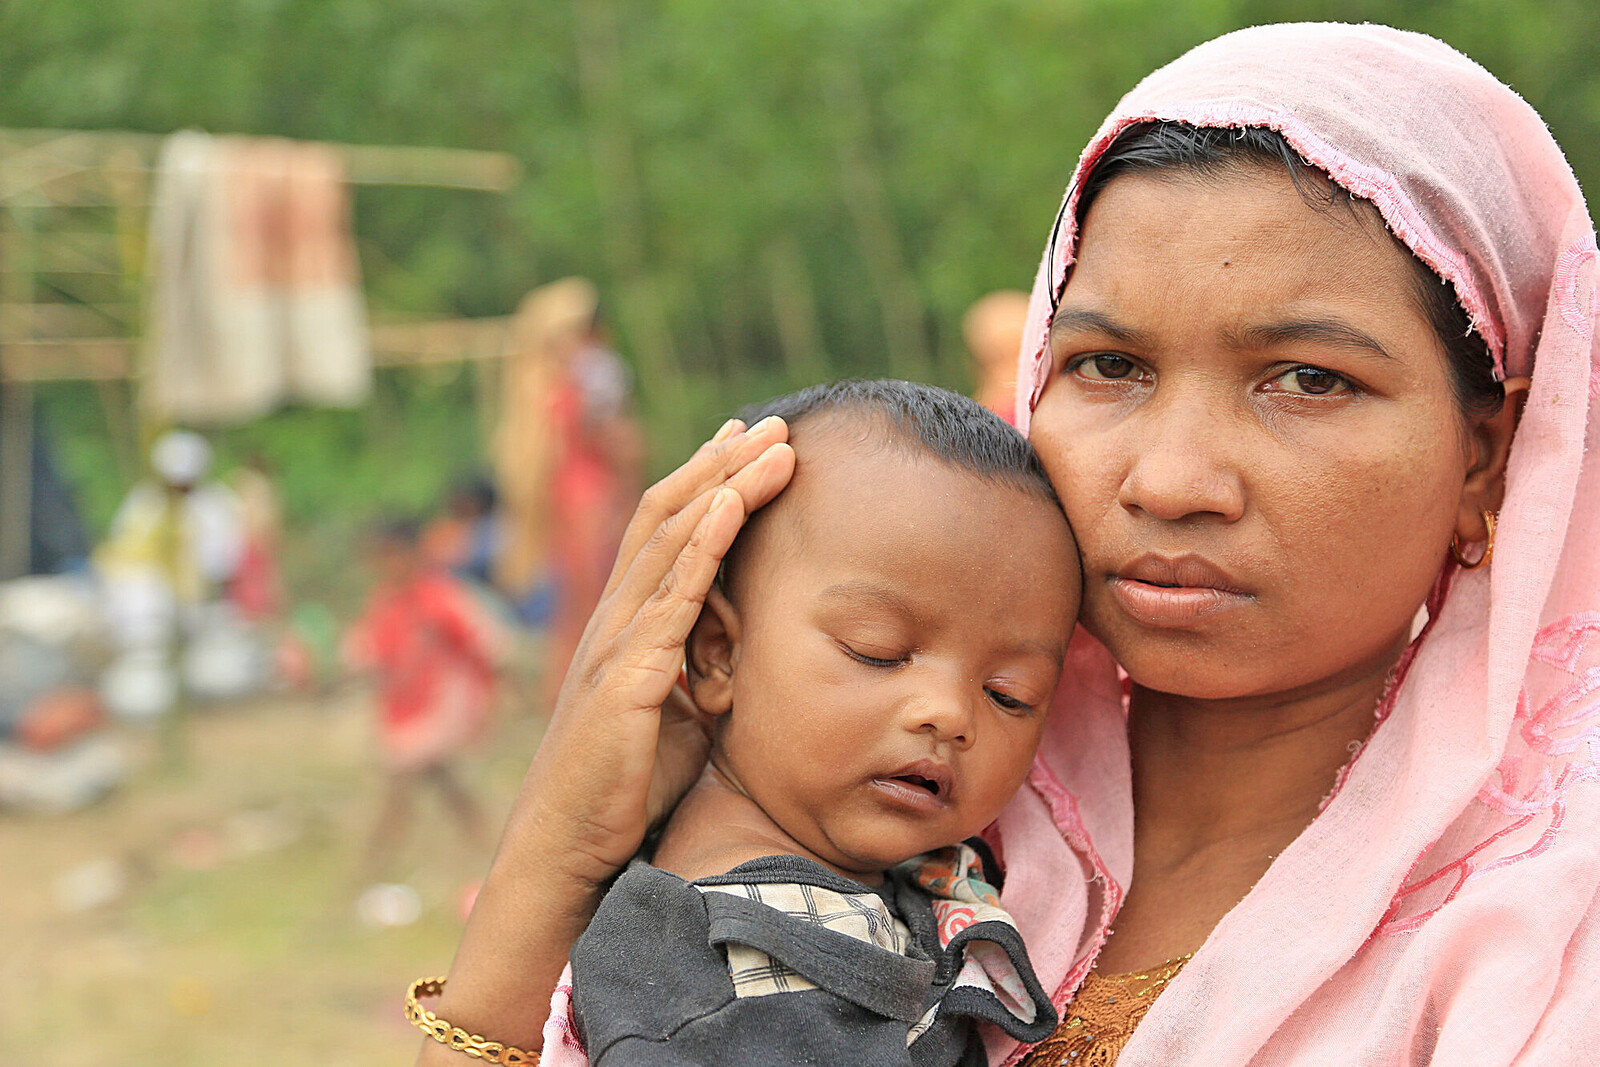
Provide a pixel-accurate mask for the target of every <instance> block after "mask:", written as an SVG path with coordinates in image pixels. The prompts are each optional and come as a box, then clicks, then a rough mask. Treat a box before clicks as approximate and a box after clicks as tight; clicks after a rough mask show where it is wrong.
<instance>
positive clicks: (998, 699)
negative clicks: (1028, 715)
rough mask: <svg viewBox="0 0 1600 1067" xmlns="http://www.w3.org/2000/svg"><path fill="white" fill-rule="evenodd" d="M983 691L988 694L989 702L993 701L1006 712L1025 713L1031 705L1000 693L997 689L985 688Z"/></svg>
mask: <svg viewBox="0 0 1600 1067" xmlns="http://www.w3.org/2000/svg"><path fill="white" fill-rule="evenodd" d="M983 691H984V692H985V693H986V694H988V696H989V699H990V700H992V701H994V702H995V703H996V704H998V705H1000V707H1002V708H1004V709H1006V710H1007V711H1027V710H1029V709H1030V708H1031V707H1032V705H1030V704H1026V703H1024V702H1023V701H1020V700H1018V699H1017V698H1016V697H1014V696H1008V695H1007V694H1005V693H1002V692H1000V690H998V689H989V688H987V687H985V688H984V690H983Z"/></svg>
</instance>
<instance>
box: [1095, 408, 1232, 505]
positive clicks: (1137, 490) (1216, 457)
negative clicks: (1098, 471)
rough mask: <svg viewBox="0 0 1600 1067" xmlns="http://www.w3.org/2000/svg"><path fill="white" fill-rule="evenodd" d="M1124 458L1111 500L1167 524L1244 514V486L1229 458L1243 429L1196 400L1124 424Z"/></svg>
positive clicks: (1160, 409)
mask: <svg viewBox="0 0 1600 1067" xmlns="http://www.w3.org/2000/svg"><path fill="white" fill-rule="evenodd" d="M1124 429H1125V432H1127V433H1128V435H1129V438H1128V440H1127V442H1126V443H1125V447H1126V448H1127V449H1128V454H1129V460H1128V466H1127V469H1126V474H1125V476H1124V477H1123V480H1122V485H1121V488H1120V490H1119V492H1118V494H1117V502H1118V503H1119V504H1121V505H1122V506H1123V507H1124V508H1127V509H1128V510H1129V511H1136V512H1143V513H1144V514H1146V515H1149V516H1150V517H1152V518H1155V519H1161V520H1164V521H1168V522H1173V521H1177V520H1180V519H1188V518H1193V517H1196V516H1201V515H1215V516H1217V517H1218V518H1220V519H1222V520H1223V521H1225V522H1235V521H1237V520H1238V519H1239V518H1240V517H1241V516H1242V515H1243V514H1244V485H1243V482H1242V480H1241V479H1240V477H1239V472H1238V467H1237V465H1236V463H1235V462H1234V457H1235V455H1236V454H1237V453H1236V450H1237V449H1238V448H1239V447H1240V446H1241V443H1242V440H1241V436H1240V435H1241V434H1242V433H1245V432H1248V431H1247V430H1245V428H1243V427H1237V426H1232V425H1231V424H1229V422H1228V420H1226V419H1225V417H1224V416H1222V415H1220V414H1218V413H1217V411H1216V409H1215V407H1213V406H1208V405H1206V404H1204V403H1203V402H1200V401H1198V400H1196V399H1191V400H1189V401H1186V402H1183V403H1174V404H1168V405H1162V406H1161V407H1159V408H1154V409H1152V410H1148V411H1147V412H1146V417H1145V418H1141V419H1137V420H1130V422H1129V423H1128V424H1125V427H1124Z"/></svg>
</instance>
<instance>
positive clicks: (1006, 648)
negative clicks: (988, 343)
mask: <svg viewBox="0 0 1600 1067" xmlns="http://www.w3.org/2000/svg"><path fill="white" fill-rule="evenodd" d="M750 415H751V417H750V419H749V420H747V421H749V422H751V423H754V421H755V420H756V419H759V418H763V417H765V416H768V415H780V416H782V417H783V418H784V420H785V421H786V422H787V423H788V424H789V439H790V442H791V444H792V445H793V446H794V450H795V473H794V478H793V480H792V481H791V482H790V483H789V486H788V488H786V489H785V490H784V491H783V492H782V493H781V494H780V495H779V496H778V498H777V499H776V500H775V501H773V502H772V503H771V504H769V505H767V506H766V507H765V508H763V509H762V510H761V511H759V512H757V513H756V514H755V515H754V516H752V517H751V519H750V522H749V524H748V525H747V526H746V528H745V530H744V531H743V532H742V533H741V534H740V535H739V539H738V540H737V541H736V542H735V544H734V546H733V549H732V551H730V552H729V554H728V557H727V560H726V562H725V564H724V567H723V573H722V575H721V576H720V577H719V579H718V583H717V587H716V588H715V589H713V590H712V592H711V595H710V596H709V597H708V598H707V601H706V607H705V609H704V610H703V611H702V612H701V615H700V620H699V621H698V622H697V623H696V624H695V628H694V632H693V634H692V635H691V637H690V640H689V650H688V651H689V655H688V660H689V679H690V687H691V691H692V693H693V695H694V698H695V702H696V703H697V704H698V705H699V706H700V707H701V708H702V709H703V710H704V711H706V712H708V713H710V714H712V715H715V716H718V718H717V720H716V730H715V734H714V737H715V741H714V745H713V751H712V757H711V758H712V762H713V764H714V766H715V767H716V768H717V769H718V771H719V772H721V774H722V775H723V777H725V778H726V779H728V780H729V781H730V782H731V783H733V785H734V787H735V788H737V789H739V790H741V791H742V792H744V793H745V794H746V795H747V796H749V797H750V798H751V799H752V800H754V801H755V802H756V803H757V804H759V805H760V806H761V808H762V809H763V810H764V811H765V812H766V814H767V815H768V816H769V817H770V818H771V819H772V820H773V822H775V823H777V824H778V825H779V826H780V827H781V828H782V829H783V830H784V831H785V832H786V833H787V834H789V835H790V836H791V837H793V838H794V839H795V840H796V841H798V842H799V843H801V844H802V845H804V846H805V847H806V848H807V849H808V850H809V851H811V852H812V853H814V854H815V855H816V856H818V857H819V858H821V859H823V860H824V861H825V862H827V863H828V864H829V865H830V866H833V867H835V868H837V869H839V870H842V871H845V872H847V873H852V874H863V875H876V874H877V873H879V872H881V871H883V870H885V869H887V868H888V867H891V866H893V865H894V864H896V863H898V862H900V861H902V860H904V859H907V858H909V857H911V856H915V855H917V854H919V853H922V852H926V851H929V850H930V849H934V848H939V847H942V846H945V845H949V844H953V843H954V842H956V841H959V840H961V839H963V838H965V837H970V836H971V835H972V834H975V833H977V832H978V831H980V830H982V829H983V827H985V826H986V825H988V823H989V822H990V821H991V820H993V819H994V818H995V816H996V815H998V814H999V813H1000V809H1001V808H1002V807H1004V806H1005V804H1006V802H1007V801H1008V800H1009V799H1010V798H1011V795H1012V794H1013V793H1014V792H1015V791H1016V790H1017V788H1018V787H1019V786H1020V785H1021V784H1022V781H1023V779H1024V777H1025V776H1026V775H1027V772H1028V765H1029V763H1030V762H1031V761H1032V758H1033V753H1034V750H1035V749H1036V748H1037V746H1038V743H1039V738H1040V734H1041V732H1042V730H1043V728H1044V719H1045V713H1046V710H1047V709H1048V707H1049V703H1050V695H1051V693H1052V692H1053V690H1054V689H1055V685H1056V680H1057V678H1058V677H1059V675H1060V672H1061V661H1062V656H1063V654H1064V652H1065V650H1066V645H1067V641H1068V638H1069V637H1070V636H1071V632H1072V628H1073V625H1074V623H1075V621H1076V619H1077V613H1078V602H1079V597H1080V594H1081V578H1080V575H1079V569H1078V555H1077V548H1076V545H1075V544H1074V542H1073V540H1072V533H1071V531H1070V529H1069V528H1068V526H1067V521H1066V518H1065V516H1063V514H1062V512H1061V507H1060V505H1059V504H1058V503H1057V501H1056V498H1055V494H1054V492H1053V491H1052V490H1051V488H1050V482H1049V480H1048V479H1047V478H1046V477H1045V474H1044V471H1043V469H1042V468H1041V467H1040V465H1039V461H1038V459H1037V457H1035V455H1034V454H1033V450H1032V448H1031V447H1030V446H1029V445H1028V443H1027V442H1026V441H1025V440H1024V439H1023V438H1022V437H1021V436H1020V435H1019V434H1018V433H1017V432H1016V430H1014V429H1012V428H1011V427H1010V426H1008V425H1006V424H1005V423H1004V422H1002V421H1001V420H1000V419H999V418H998V417H996V416H995V415H993V414H992V413H990V412H989V411H987V410H985V409H984V408H983V407H981V406H980V405H979V404H977V403H976V402H975V401H972V400H969V399H967V398H966V397H963V396H958V395H957V394H954V393H950V392H947V391H945V390H942V389H936V388H933V387H931V386H925V385H915V384H911V383H908V382H893V381H872V382H859V381H848V382H838V383H832V384H828V385H821V386H815V387H813V388H810V389H806V390H803V391H801V392H799V393H794V394H791V395H789V396H785V397H780V398H779V399H777V400H774V401H771V402H770V403H768V404H765V405H763V406H761V407H760V408H758V409H756V410H755V411H753V412H751V413H750Z"/></svg>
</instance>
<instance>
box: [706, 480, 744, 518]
mask: <svg viewBox="0 0 1600 1067" xmlns="http://www.w3.org/2000/svg"><path fill="white" fill-rule="evenodd" d="M737 495H738V494H737V493H735V492H734V491H733V490H732V489H729V488H728V487H727V486H723V487H722V488H721V489H718V490H717V495H716V496H714V497H712V498H711V507H710V509H709V510H708V511H707V512H706V514H708V515H709V514H711V513H712V512H716V511H721V510H722V509H723V508H725V507H727V506H728V504H729V502H731V501H732V500H733V498H734V497H735V496H737Z"/></svg>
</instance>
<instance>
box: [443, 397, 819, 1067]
mask: <svg viewBox="0 0 1600 1067" xmlns="http://www.w3.org/2000/svg"><path fill="white" fill-rule="evenodd" d="M788 436H789V429H788V427H787V426H785V425H784V423H783V420H781V419H777V418H772V419H767V420H765V421H763V422H761V423H759V424H757V425H756V426H753V427H751V428H750V429H748V430H746V429H745V428H744V425H743V424H742V423H739V422H738V421H737V420H735V421H732V422H729V423H728V424H727V425H725V426H724V427H723V428H722V429H721V430H720V431H718V433H717V435H716V437H714V438H712V439H711V441H710V442H708V443H707V444H705V445H704V446H702V447H701V448H700V450H699V451H697V452H696V453H695V454H694V455H693V456H692V457H690V459H689V461H688V462H687V463H685V464H684V465H683V466H681V467H679V468H678V469H677V470H676V471H674V472H673V473H672V474H670V475H668V476H667V477H666V478H664V479H663V480H662V481H660V482H659V483H657V484H656V485H654V486H653V487H651V489H650V490H649V491H648V492H646V493H645V495H644V498H643V499H642V500H641V501H640V502H639V508H638V510H637V511H636V512H635V513H634V517H633V521H632V522H631V523H629V525H628V529H627V532H626V533H625V534H624V536H623V541H622V548H621V550H620V551H619V552H618V554H617V563H616V566H615V568H613V570H612V572H611V578H610V580H609V581H608V582H607V583H606V588H605V592H604V593H603V595H602V596H601V599H600V604H599V606H598V607H597V608H596V609H595V612H594V615H593V616H592V617H591V618H590V620H589V625H588V627H587V629H585V631H584V634H583V639H582V641H581V642H580V643H579V645H578V649H577V652H576V654H575V655H574V656H573V659H572V666H571V668H570V669H569V670H568V672H567V677H566V681H565V682H564V683H563V684H562V687H561V692H560V695H559V696H558V697H557V699H556V707H555V710H554V712H553V713H552V714H551V718H550V725H549V727H548V729H547V730H546V731H545V736H544V740H543V741H542V742H541V743H540V745H539V751H538V753H537V754H536V755H535V757H534V760H533V764H532V766H531V767H530V768H529V769H528V775H527V778H526V779H525V780H524V781H523V786H522V791H521V793H520V794H519V795H518V797H517V801H516V803H515V805H514V806H513V808H512V811H511V816H510V818H509V819H508V820H507V824H506V830H505V834H504V835H503V836H502V838H501V840H500V848H499V851H498V852H497V853H496V855H495V860H494V865H493V867H492V868H491V870H490V872H489V877H488V878H487V879H486V880H485V882H484V885H483V889H482V890H481V891H480V892H479V894H478V899H477V902H476V903H475V904H474V906H473V909H472V916H471V918H470V919H469V920H468V922H467V928H466V931H465V932H464V933H463V934H462V938H461V945H460V948H458V949H457V951H456V960H455V963H454V965H453V966H452V968H451V972H450V980H449V984H448V985H447V986H446V988H445V991H444V994H443V996H442V997H441V999H440V1002H439V1004H438V1006H437V1009H436V1010H437V1011H438V1014H439V1016H440V1017H441V1018H443V1019H448V1020H449V1021H450V1022H451V1023H453V1024H454V1025H457V1026H461V1027H465V1028H466V1029H468V1030H470V1031H472V1032H475V1033H480V1034H485V1035H488V1036H490V1037H492V1038H493V1039H494V1040H497V1041H500V1042H503V1043H505V1044H509V1045H518V1046H520V1047H522V1048H537V1047H539V1040H540V1039H539V1029H540V1026H541V1024H542V1022H543V1019H544V1010H543V1009H544V1005H545V1003H546V1001H547V998H548V996H549V993H550V990H551V989H552V988H554V986H555V981H556V976H557V975H558V974H560V972H561V968H562V967H563V966H564V965H565V964H566V959H567V954H568V953H569V952H570V951H571V948H572V943H573V942H574V941H575V940H576V939H577V937H578V935H579V934H580V933H582V932H583V929H584V927H585V926H586V925H587V923H588V921H589V917H590V916H591V915H593V913H594V909H595V907H596V906H597V905H598V904H599V902H600V895H601V892H602V889H603V886H604V884H605V882H606V881H607V880H608V879H609V878H611V876H612V875H614V874H615V873H616V872H617V871H618V870H619V869H620V868H621V867H622V865H623V864H625V863H626V862H627V861H628V859H629V858H630V857H632V855H633V854H634V853H635V852H636V851H638V848H639V845H640V844H641V843H642V842H643V841H644V836H645V833H646V831H647V830H648V829H649V827H650V824H651V823H652V822H654V821H656V820H658V819H660V818H662V817H664V816H665V815H666V814H667V812H669V811H670V810H671V809H672V806H673V805H674V804H676V803H677V801H678V798H679V797H681V796H682V795H683V793H684V792H685V791H686V790H687V789H688V788H689V786H690V785H691V784H693V782H694V779H695V777H696V776H697V775H698V774H699V773H700V769H701V767H702V766H703V765H704V763H705V759H706V753H707V750H708V748H709V742H708V739H707V736H706V733H705V730H704V728H703V726H702V723H701V719H700V716H699V714H698V713H697V712H695V710H694V709H693V707H692V705H691V704H690V703H689V701H688V698H687V697H686V696H685V695H684V694H683V693H682V692H681V691H680V690H678V689H677V688H676V685H677V680H678V674H679V671H680V670H681V669H682V666H683V648H684V642H685V641H686V640H687V639H688V636H689V631H690V629H691V628H693V626H694V622H695V619H696V618H698V616H699V614H700V605H701V603H702V601H704V599H705V596H706V593H707V592H708V591H709V590H710V588H711V583H712V581H713V580H714V579H715V578H716V574H717V568H718V567H719V566H720V565H721V562H722V557H723V554H724V553H726V552H727V550H728V547H729V546H730V545H732V544H733V539H734V537H735V536H736V535H737V534H738V532H739V528H740V526H741V525H743V523H744V520H745V517H746V516H748V515H749V514H750V513H751V512H752V511H754V510H755V509H756V508H758V507H760V506H762V505H763V504H765V503H767V502H768V501H769V500H771V499H772V498H773V497H774V496H776V495H777V494H778V492H779V490H781V489H782V488H783V487H784V485H786V484H787V483H788V481H789V477H790V475H792V474H793V473H794V452H793V451H792V450H791V449H790V448H789V446H788V444H787V438H788ZM429 1046H432V1047H431V1048H430V1047H429ZM459 1055H460V1054H459V1053H452V1052H450V1051H449V1050H448V1049H445V1048H444V1046H442V1045H438V1044H437V1043H436V1042H434V1041H432V1040H425V1041H424V1043H423V1049H422V1053H421V1057H420V1059H419V1060H418V1062H419V1063H433V1062H440V1063H444V1062H453V1060H450V1059H449V1057H451V1056H459Z"/></svg>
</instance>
